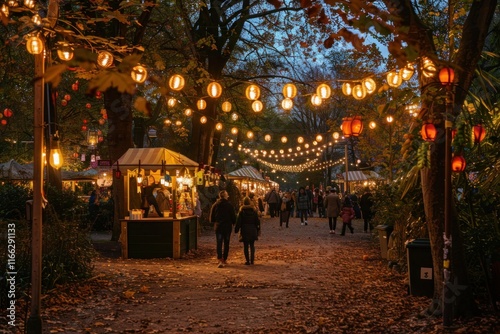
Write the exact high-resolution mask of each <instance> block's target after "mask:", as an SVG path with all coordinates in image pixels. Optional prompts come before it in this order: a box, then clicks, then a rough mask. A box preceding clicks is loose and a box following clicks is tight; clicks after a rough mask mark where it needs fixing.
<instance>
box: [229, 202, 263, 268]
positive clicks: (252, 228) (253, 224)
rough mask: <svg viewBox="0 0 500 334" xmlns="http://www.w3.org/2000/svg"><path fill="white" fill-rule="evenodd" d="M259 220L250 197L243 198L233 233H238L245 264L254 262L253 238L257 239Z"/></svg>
mask: <svg viewBox="0 0 500 334" xmlns="http://www.w3.org/2000/svg"><path fill="white" fill-rule="evenodd" d="M259 231H260V220H259V215H258V214H257V211H256V210H255V206H254V205H253V204H252V201H251V200H250V198H248V197H245V198H244V199H243V205H242V206H241V208H240V210H239V212H238V216H237V218H236V225H235V227H234V232H235V233H238V232H239V233H240V237H239V241H240V242H243V253H244V254H245V260H246V262H245V265H249V264H254V260H255V240H258V239H259V237H258V236H259Z"/></svg>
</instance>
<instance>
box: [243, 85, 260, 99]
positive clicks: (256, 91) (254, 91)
mask: <svg viewBox="0 0 500 334" xmlns="http://www.w3.org/2000/svg"><path fill="white" fill-rule="evenodd" d="M245 96H246V97H247V99H249V100H251V101H253V100H257V99H258V98H259V96H260V88H259V86H257V85H253V84H252V85H249V86H248V87H247V89H246V90H245Z"/></svg>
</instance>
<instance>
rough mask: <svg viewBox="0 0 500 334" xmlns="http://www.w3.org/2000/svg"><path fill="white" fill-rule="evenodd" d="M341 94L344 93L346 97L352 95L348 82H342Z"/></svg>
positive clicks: (350, 85)
mask: <svg viewBox="0 0 500 334" xmlns="http://www.w3.org/2000/svg"><path fill="white" fill-rule="evenodd" d="M342 93H344V95H346V96H349V95H351V94H352V84H351V83H350V82H344V83H343V84H342Z"/></svg>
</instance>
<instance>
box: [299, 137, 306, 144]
mask: <svg viewBox="0 0 500 334" xmlns="http://www.w3.org/2000/svg"><path fill="white" fill-rule="evenodd" d="M303 142H304V137H302V136H299V137H297V143H299V144H302V143H303Z"/></svg>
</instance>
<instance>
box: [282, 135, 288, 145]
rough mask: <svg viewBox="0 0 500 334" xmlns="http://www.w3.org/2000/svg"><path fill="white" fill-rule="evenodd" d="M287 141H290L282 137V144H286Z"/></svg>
mask: <svg viewBox="0 0 500 334" xmlns="http://www.w3.org/2000/svg"><path fill="white" fill-rule="evenodd" d="M287 141H288V138H287V137H285V136H283V137H281V142H282V143H283V144H285V143H286V142H287Z"/></svg>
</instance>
